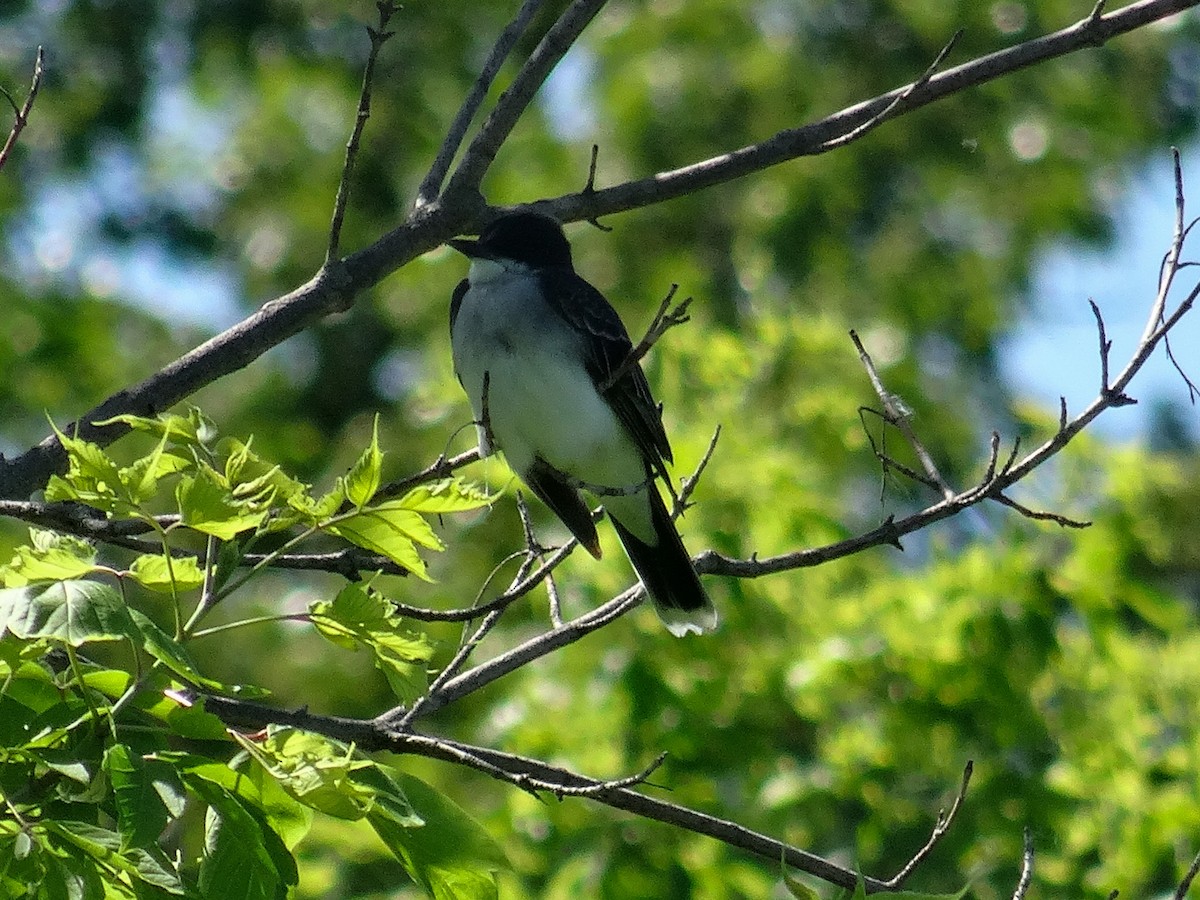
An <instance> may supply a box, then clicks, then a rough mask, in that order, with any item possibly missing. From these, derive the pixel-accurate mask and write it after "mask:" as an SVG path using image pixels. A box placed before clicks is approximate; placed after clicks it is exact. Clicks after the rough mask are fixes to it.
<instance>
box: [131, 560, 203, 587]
mask: <svg viewBox="0 0 1200 900" xmlns="http://www.w3.org/2000/svg"><path fill="white" fill-rule="evenodd" d="M129 576H130V577H131V578H132V579H133V580H134V581H136V582H137V583H138V584H140V585H141V586H142V587H144V588H149V589H150V590H152V591H157V592H158V593H160V594H170V593H174V592H180V593H182V592H183V591H193V590H195V589H196V588H198V587H200V586H201V585H202V584H204V572H203V571H202V570H201V569H200V564H199V563H198V562H197V561H196V557H194V556H180V557H171V559H170V561H169V564H168V559H167V557H166V556H164V555H163V554H161V553H146V554H143V555H142V556H139V557H138V558H137V559H135V560H134V561H133V564H132V565H131V566H130V567H129Z"/></svg>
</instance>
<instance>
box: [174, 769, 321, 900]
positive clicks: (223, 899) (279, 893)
mask: <svg viewBox="0 0 1200 900" xmlns="http://www.w3.org/2000/svg"><path fill="white" fill-rule="evenodd" d="M188 785H189V786H190V787H191V788H192V789H193V790H194V791H195V792H196V793H197V794H198V795H199V796H200V797H201V799H203V800H204V802H205V803H207V804H208V814H207V816H206V817H205V834H204V856H203V858H202V859H201V862H200V892H201V894H202V895H203V896H205V897H208V898H213V900H276V898H278V900H283V898H284V897H285V896H286V887H287V885H289V884H296V882H297V880H298V879H297V876H296V864H295V860H294V859H293V858H292V856H291V854H290V853H289V852H288V850H287V849H286V848H285V847H284V846H283V842H282V841H281V840H280V839H279V836H278V835H276V834H275V833H274V832H272V831H271V830H270V829H265V828H264V827H263V826H262V824H261V823H260V822H259V820H258V819H257V818H256V817H255V816H254V815H252V814H251V812H250V811H249V810H248V809H247V808H246V807H245V806H244V805H243V803H242V801H241V800H240V799H239V798H238V797H237V795H235V794H233V793H232V792H230V791H228V790H226V789H225V788H223V787H220V786H219V785H216V784H214V783H213V782H211V781H207V780H205V779H200V778H191V779H189V780H188ZM272 845H273V846H272ZM281 854H282V856H281ZM283 857H286V859H284V858H283Z"/></svg>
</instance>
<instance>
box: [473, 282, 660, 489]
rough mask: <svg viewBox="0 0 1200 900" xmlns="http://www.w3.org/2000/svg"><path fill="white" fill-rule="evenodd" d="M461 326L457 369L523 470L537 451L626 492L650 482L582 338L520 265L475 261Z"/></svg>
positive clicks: (480, 414)
mask: <svg viewBox="0 0 1200 900" xmlns="http://www.w3.org/2000/svg"><path fill="white" fill-rule="evenodd" d="M469 280H470V288H469V289H468V290H467V292H466V295H465V296H464V297H463V299H462V303H461V305H460V307H459V311H458V316H457V318H456V319H455V322H454V328H453V332H452V334H451V343H452V347H453V355H454V368H455V371H456V372H457V373H458V376H459V378H460V379H461V380H462V383H463V386H464V388H465V389H466V391H467V396H468V397H469V398H470V401H471V407H472V409H473V410H474V412H475V417H476V419H477V420H479V421H482V420H483V418H484V376H485V373H486V375H487V404H486V406H487V420H488V424H489V425H490V429H491V434H492V436H493V437H494V438H495V441H496V444H497V445H498V447H499V449H500V450H502V451H504V455H505V457H506V458H507V459H508V463H509V465H510V466H511V467H512V468H513V469H514V470H516V471H517V472H524V471H526V470H527V469H528V468H529V466H530V465H531V463H532V461H533V457H534V456H535V455H537V456H540V457H541V458H542V459H544V460H545V461H546V462H548V463H550V464H551V465H552V466H554V467H555V468H557V469H558V470H559V471H561V472H565V473H567V474H568V475H571V476H573V477H575V478H577V479H579V480H581V481H583V482H586V483H588V484H593V485H604V486H606V487H613V488H624V487H628V486H630V485H636V484H638V483H640V482H641V481H642V480H643V479H644V478H645V474H644V472H645V469H644V464H643V462H642V460H641V456H640V454H639V452H638V450H637V448H636V446H635V445H634V444H633V442H632V440H631V439H630V438H629V436H628V435H627V434H626V432H625V430H624V428H623V427H622V426H621V424H620V422H619V421H618V419H617V417H616V415H615V414H614V413H613V411H612V409H611V408H610V407H609V405H608V404H607V403H606V402H605V401H604V399H603V398H602V397H601V396H600V395H599V394H598V393H597V391H596V387H595V385H594V384H593V383H592V380H591V377H590V376H589V375H588V373H587V371H586V369H585V368H584V365H583V349H582V343H581V338H580V336H579V335H578V334H576V333H575V332H574V331H573V330H572V329H571V328H570V327H569V326H568V325H567V324H566V322H564V321H563V320H562V318H561V317H559V316H558V315H557V314H556V313H555V312H554V311H553V310H552V309H551V308H550V307H549V306H548V305H547V304H546V302H545V301H544V300H543V299H542V296H541V293H540V290H539V288H538V282H537V279H536V277H535V276H534V275H533V274H532V273H531V272H530V271H529V270H527V269H525V268H523V267H520V266H515V267H513V266H503V265H501V264H499V263H496V262H492V261H489V260H473V261H472V263H471V272H470V277H469Z"/></svg>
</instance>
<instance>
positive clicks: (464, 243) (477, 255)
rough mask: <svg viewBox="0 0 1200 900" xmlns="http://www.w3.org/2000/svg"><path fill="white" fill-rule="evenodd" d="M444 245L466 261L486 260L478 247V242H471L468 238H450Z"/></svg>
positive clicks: (484, 254) (485, 255) (485, 256)
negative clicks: (447, 245)
mask: <svg viewBox="0 0 1200 900" xmlns="http://www.w3.org/2000/svg"><path fill="white" fill-rule="evenodd" d="M446 243H447V244H449V245H450V246H451V247H453V248H454V249H455V250H457V251H458V252H459V253H461V254H462V255H463V256H465V257H467V259H486V258H487V254H486V253H485V252H484V251H483V250H482V248H480V246H479V241H473V240H470V239H468V238H451V239H450V240H448V241H446Z"/></svg>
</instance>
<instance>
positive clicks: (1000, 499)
mask: <svg viewBox="0 0 1200 900" xmlns="http://www.w3.org/2000/svg"><path fill="white" fill-rule="evenodd" d="M991 499H992V500H995V501H996V502H997V503H999V504H1001V505H1003V506H1007V507H1008V508H1009V509H1015V510H1016V511H1017V512H1019V513H1020V514H1021V515H1023V516H1024V517H1025V518H1027V519H1035V520H1037V521H1039V522H1054V523H1055V524H1056V525H1061V526H1062V527H1063V528H1091V527H1092V523H1091V522H1087V521H1084V520H1083V519H1072V518H1069V517H1067V516H1063V515H1060V514H1058V513H1052V512H1043V511H1042V510H1037V509H1030V508H1029V507H1028V506H1025V505H1024V504H1021V503H1018V502H1017V501H1016V500H1013V499H1012V498H1011V497H1009V496H1007V495H1006V494H996V495H994V496H993V497H992V498H991Z"/></svg>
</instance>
